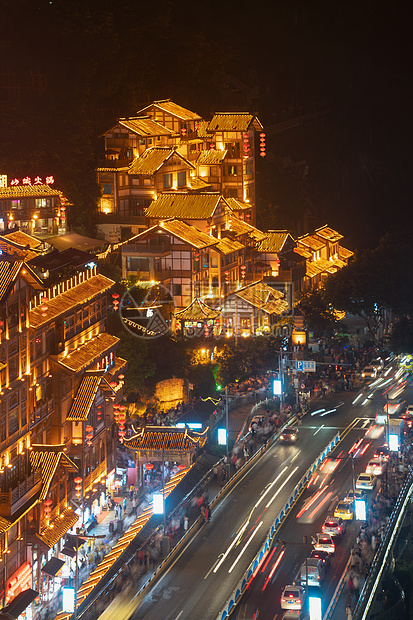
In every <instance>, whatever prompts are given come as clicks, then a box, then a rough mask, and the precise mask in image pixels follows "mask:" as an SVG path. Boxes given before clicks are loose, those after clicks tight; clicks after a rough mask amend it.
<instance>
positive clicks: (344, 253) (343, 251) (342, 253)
mask: <svg viewBox="0 0 413 620" xmlns="http://www.w3.org/2000/svg"><path fill="white" fill-rule="evenodd" d="M350 256H354V252H352V251H351V250H347V248H343V246H341V245H339V246H338V257H339V258H341V259H342V260H347V259H348V258H350Z"/></svg>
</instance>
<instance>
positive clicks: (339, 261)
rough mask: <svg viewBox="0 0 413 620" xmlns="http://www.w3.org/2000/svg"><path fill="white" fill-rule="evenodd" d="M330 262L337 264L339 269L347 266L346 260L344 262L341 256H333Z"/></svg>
mask: <svg viewBox="0 0 413 620" xmlns="http://www.w3.org/2000/svg"><path fill="white" fill-rule="evenodd" d="M330 262H332V263H333V265H335V266H336V267H338V268H339V269H342V268H343V267H345V266H346V265H347V263H346V262H344V261H343V260H341V258H337V257H334V258H331V259H330Z"/></svg>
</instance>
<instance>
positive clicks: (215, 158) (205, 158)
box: [196, 149, 228, 166]
mask: <svg viewBox="0 0 413 620" xmlns="http://www.w3.org/2000/svg"><path fill="white" fill-rule="evenodd" d="M227 152H228V151H218V150H216V149H209V150H205V151H201V152H200V154H199V155H198V159H197V160H196V163H197V164H198V165H208V166H211V165H216V164H221V163H222V162H223V160H224V158H225V155H226V154H227Z"/></svg>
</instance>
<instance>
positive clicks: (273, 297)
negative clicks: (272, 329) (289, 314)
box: [235, 281, 289, 314]
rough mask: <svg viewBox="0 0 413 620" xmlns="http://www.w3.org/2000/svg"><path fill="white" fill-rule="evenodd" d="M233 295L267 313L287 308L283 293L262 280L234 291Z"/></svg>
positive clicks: (282, 310)
mask: <svg viewBox="0 0 413 620" xmlns="http://www.w3.org/2000/svg"><path fill="white" fill-rule="evenodd" d="M235 295H236V296H237V297H239V298H240V299H243V300H244V301H246V302H248V303H250V304H251V305H252V306H255V307H256V308H258V309H259V310H263V311H264V312H267V313H268V314H282V313H283V312H286V311H287V310H288V309H289V305H288V302H286V301H285V300H284V299H283V298H284V294H283V293H281V291H277V290H276V289H274V288H272V287H271V286H268V284H265V283H264V282H262V281H259V282H254V283H253V284H249V285H248V286H245V287H244V288H242V289H240V290H238V291H235Z"/></svg>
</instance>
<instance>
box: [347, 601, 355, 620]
mask: <svg viewBox="0 0 413 620" xmlns="http://www.w3.org/2000/svg"><path fill="white" fill-rule="evenodd" d="M352 619H353V612H352V611H351V607H350V605H347V607H346V620H352Z"/></svg>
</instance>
